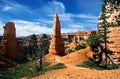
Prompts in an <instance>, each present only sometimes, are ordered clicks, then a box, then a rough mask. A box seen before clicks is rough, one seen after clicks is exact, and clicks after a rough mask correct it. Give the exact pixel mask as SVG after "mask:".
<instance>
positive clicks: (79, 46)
mask: <svg viewBox="0 0 120 79" xmlns="http://www.w3.org/2000/svg"><path fill="white" fill-rule="evenodd" d="M84 48H86V45H85V44H82V45H80V44H79V45H77V46H76V47H75V50H80V49H84Z"/></svg>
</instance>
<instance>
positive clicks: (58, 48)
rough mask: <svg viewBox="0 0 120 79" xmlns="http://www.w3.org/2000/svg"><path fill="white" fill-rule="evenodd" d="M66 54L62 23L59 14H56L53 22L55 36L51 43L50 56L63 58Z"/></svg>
mask: <svg viewBox="0 0 120 79" xmlns="http://www.w3.org/2000/svg"><path fill="white" fill-rule="evenodd" d="M64 52H65V47H64V43H63V39H62V35H61V27H60V21H59V17H58V13H56V15H55V17H54V22H53V35H52V40H51V42H50V47H49V54H55V55H60V56H63V55H65V53H64Z"/></svg>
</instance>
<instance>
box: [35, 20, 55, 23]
mask: <svg viewBox="0 0 120 79" xmlns="http://www.w3.org/2000/svg"><path fill="white" fill-rule="evenodd" d="M37 21H39V22H41V23H47V24H52V23H53V21H52V20H46V19H37Z"/></svg>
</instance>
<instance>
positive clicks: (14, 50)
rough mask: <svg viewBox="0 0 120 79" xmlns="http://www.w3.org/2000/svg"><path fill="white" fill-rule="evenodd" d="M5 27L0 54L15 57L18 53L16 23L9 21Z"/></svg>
mask: <svg viewBox="0 0 120 79" xmlns="http://www.w3.org/2000/svg"><path fill="white" fill-rule="evenodd" d="M3 28H4V34H3V37H2V40H1V44H0V47H1V49H0V55H3V56H5V57H7V58H10V59H14V58H15V57H16V56H17V55H18V44H17V40H16V29H15V25H14V23H13V22H8V23H7V24H6V25H5V26H4V27H3Z"/></svg>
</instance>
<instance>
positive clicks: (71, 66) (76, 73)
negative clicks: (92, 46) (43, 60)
mask: <svg viewBox="0 0 120 79" xmlns="http://www.w3.org/2000/svg"><path fill="white" fill-rule="evenodd" d="M87 53H88V51H86V50H81V51H78V52H75V53H71V54H69V55H67V56H63V57H59V56H52V55H48V56H46V57H47V58H48V57H50V62H54V63H53V65H54V64H57V63H63V64H64V65H65V66H66V67H67V68H64V69H58V70H52V71H48V72H46V73H45V74H43V75H40V76H38V77H34V78H32V79H120V69H117V70H95V69H89V68H82V67H77V66H76V64H78V63H82V62H83V61H85V60H87Z"/></svg>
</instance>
